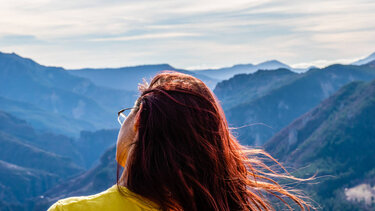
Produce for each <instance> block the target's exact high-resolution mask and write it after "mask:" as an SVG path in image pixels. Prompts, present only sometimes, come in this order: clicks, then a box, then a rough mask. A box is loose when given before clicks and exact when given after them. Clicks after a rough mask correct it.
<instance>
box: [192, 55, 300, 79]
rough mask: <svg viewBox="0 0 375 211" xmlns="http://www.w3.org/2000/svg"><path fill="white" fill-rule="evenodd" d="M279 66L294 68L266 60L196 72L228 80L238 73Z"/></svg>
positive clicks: (272, 68) (271, 68)
mask: <svg viewBox="0 0 375 211" xmlns="http://www.w3.org/2000/svg"><path fill="white" fill-rule="evenodd" d="M279 68H285V69H289V70H291V69H293V68H291V67H290V66H288V65H286V64H284V63H281V62H279V61H277V60H270V61H266V62H262V63H259V64H257V65H253V64H238V65H233V66H232V67H224V68H219V69H207V70H196V71H195V72H197V73H199V74H202V75H206V76H209V77H213V78H217V79H220V80H226V79H229V78H231V77H233V76H234V75H236V74H244V73H254V72H256V71H257V70H275V69H279Z"/></svg>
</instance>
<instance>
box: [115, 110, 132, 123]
mask: <svg viewBox="0 0 375 211" xmlns="http://www.w3.org/2000/svg"><path fill="white" fill-rule="evenodd" d="M134 108H135V107H133V108H124V109H121V110H120V111H119V112H117V120H118V122H119V123H120V125H123V124H124V122H125V120H126V118H128V116H129V114H130V112H131V111H132V109H134Z"/></svg>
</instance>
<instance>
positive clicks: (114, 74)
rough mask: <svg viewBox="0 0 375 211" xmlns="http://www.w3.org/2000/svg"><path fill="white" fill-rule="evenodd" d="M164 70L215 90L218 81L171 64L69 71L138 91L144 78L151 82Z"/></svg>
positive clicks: (112, 85)
mask: <svg viewBox="0 0 375 211" xmlns="http://www.w3.org/2000/svg"><path fill="white" fill-rule="evenodd" d="M163 70H173V71H177V72H181V73H185V74H189V75H193V76H195V77H197V78H199V79H201V80H203V81H204V82H205V83H206V84H207V85H208V86H209V87H211V88H214V86H215V85H216V83H217V82H218V80H217V79H216V78H211V77H208V76H206V75H202V74H199V73H196V72H193V71H188V70H183V69H176V68H174V67H172V66H171V65H169V64H156V65H139V66H132V67H120V68H84V69H76V70H69V71H68V72H69V73H70V74H72V75H75V76H79V77H83V78H87V79H89V80H90V81H92V82H94V83H95V84H97V85H99V86H103V87H109V88H113V89H121V90H129V91H137V87H138V83H140V82H142V80H141V79H142V78H145V79H146V80H148V81H149V80H150V79H151V78H152V77H153V76H154V75H156V74H157V73H159V72H161V71H163Z"/></svg>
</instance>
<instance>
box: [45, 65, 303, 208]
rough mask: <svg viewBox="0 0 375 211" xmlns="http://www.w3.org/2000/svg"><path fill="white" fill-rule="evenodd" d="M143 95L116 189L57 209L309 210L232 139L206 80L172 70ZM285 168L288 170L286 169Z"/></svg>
mask: <svg viewBox="0 0 375 211" xmlns="http://www.w3.org/2000/svg"><path fill="white" fill-rule="evenodd" d="M139 90H140V92H141V94H140V97H139V98H138V100H137V101H136V102H135V105H134V107H133V108H132V109H131V112H130V114H129V115H128V116H127V118H126V120H125V121H124V123H123V124H122V127H121V129H120V132H119V135H118V140H117V152H116V160H117V162H118V164H119V165H120V166H122V167H124V171H123V173H122V174H121V177H120V178H119V171H118V173H117V174H118V176H117V178H118V179H117V186H116V185H114V186H112V187H111V188H109V189H108V190H106V191H104V192H102V193H99V194H96V195H93V196H87V197H72V198H67V199H63V200H60V201H58V202H57V203H55V204H54V205H52V207H50V209H49V210H50V211H52V210H65V211H70V210H189V211H190V210H274V209H275V207H276V206H277V207H280V203H276V202H275V200H273V201H272V203H271V202H270V201H269V199H272V198H274V199H276V200H280V201H281V202H282V204H284V206H286V207H288V208H290V209H294V208H295V207H299V208H300V209H301V210H305V209H308V208H309V207H310V205H309V204H308V203H307V202H305V201H304V200H303V199H302V198H301V196H299V195H297V194H296V193H295V192H292V191H291V190H287V189H286V188H284V187H282V186H281V185H279V184H278V183H277V182H275V181H274V180H272V179H271V177H279V178H280V177H281V178H289V179H295V180H300V179H297V178H294V177H293V176H290V175H288V174H287V172H286V171H285V173H283V174H282V173H276V172H275V171H273V170H272V169H271V168H269V167H268V166H267V165H265V164H264V163H263V162H261V159H264V158H265V157H268V158H269V159H270V160H273V161H274V159H273V158H272V157H271V156H269V155H268V154H267V153H265V152H263V151H262V150H259V149H247V148H245V147H243V146H241V145H240V144H239V143H238V142H237V140H236V139H235V137H234V136H233V135H232V134H231V132H230V130H229V128H228V124H227V121H226V119H225V116H224V113H223V110H222V108H221V106H220V104H219V103H218V100H217V99H216V97H215V95H214V94H213V93H212V92H211V91H210V89H209V88H208V87H207V86H206V85H205V84H204V83H203V82H202V81H201V80H199V79H197V78H195V77H193V76H190V75H187V74H183V73H178V72H173V71H164V72H162V73H159V74H158V75H156V76H155V77H154V78H153V79H152V81H151V82H150V84H149V85H148V84H147V83H145V84H143V85H141V86H140V87H139ZM280 167H282V166H281V165H280Z"/></svg>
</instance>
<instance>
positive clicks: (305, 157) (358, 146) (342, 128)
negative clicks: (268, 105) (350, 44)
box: [265, 80, 375, 210]
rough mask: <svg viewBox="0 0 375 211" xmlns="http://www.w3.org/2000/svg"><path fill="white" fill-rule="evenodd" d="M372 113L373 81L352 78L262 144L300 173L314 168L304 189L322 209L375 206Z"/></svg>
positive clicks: (374, 102) (307, 173)
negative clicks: (310, 183) (350, 81)
mask: <svg viewBox="0 0 375 211" xmlns="http://www.w3.org/2000/svg"><path fill="white" fill-rule="evenodd" d="M374 117H375V80H373V81H371V82H367V83H365V82H358V81H357V82H352V83H350V84H348V85H345V86H344V87H342V88H341V89H340V90H339V91H337V92H336V93H335V94H334V95H332V96H331V97H329V98H328V99H326V100H324V101H323V102H322V103H320V104H319V105H318V106H317V107H315V108H314V109H312V110H311V111H309V112H307V113H305V114H303V115H302V116H300V117H299V118H297V119H296V120H294V121H293V122H292V123H291V124H289V125H288V126H286V127H285V128H284V129H282V130H281V131H280V132H278V133H277V134H276V135H275V136H273V137H272V138H271V139H270V140H269V141H268V142H267V143H266V144H265V149H266V151H268V152H269V153H270V154H271V155H273V156H274V157H275V158H276V159H278V160H279V161H281V162H283V163H285V164H286V165H287V166H289V167H290V168H293V169H297V171H296V172H295V173H296V174H297V175H298V176H302V177H308V176H311V175H313V174H314V173H318V174H317V179H316V181H314V182H313V183H314V184H312V185H307V186H304V188H305V189H306V190H307V191H308V193H309V195H311V196H312V197H313V199H314V200H316V201H317V202H318V203H319V204H320V205H321V206H323V207H322V208H323V210H374V209H375V201H374V195H375V194H374V193H372V192H371V188H372V187H375V179H374V178H375V159H374V155H375V118H374ZM366 187H367V188H368V190H369V191H367V192H366V190H365V188H366ZM361 188H362V189H361ZM367 197H369V199H367ZM371 197H372V202H371ZM361 201H362V202H361ZM363 201H367V202H365V203H364V202H363ZM371 203H372V204H371Z"/></svg>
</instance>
